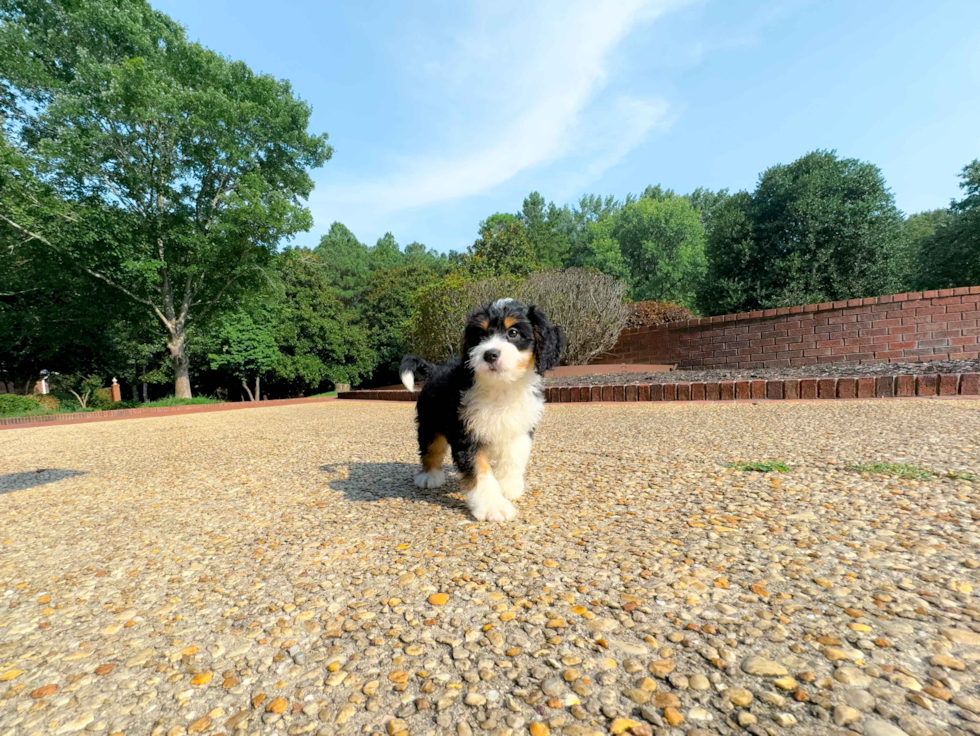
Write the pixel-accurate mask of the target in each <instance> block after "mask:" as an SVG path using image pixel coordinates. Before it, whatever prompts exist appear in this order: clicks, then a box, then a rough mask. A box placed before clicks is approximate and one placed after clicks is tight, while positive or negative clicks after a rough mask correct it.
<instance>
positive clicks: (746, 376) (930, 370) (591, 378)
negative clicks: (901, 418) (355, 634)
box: [545, 360, 980, 386]
mask: <svg viewBox="0 0 980 736" xmlns="http://www.w3.org/2000/svg"><path fill="white" fill-rule="evenodd" d="M936 373H943V374H946V373H980V360H937V361H930V362H923V363H872V364H869V365H861V364H858V363H824V364H820V365H805V366H793V367H788V368H736V369H726V370H674V371H668V372H662V373H607V374H592V375H584V376H566V377H561V376H555V377H551V378H548V379H546V380H545V385H547V386H610V385H623V384H627V385H628V384H631V383H684V382H689V383H695V382H704V383H711V382H715V381H734V380H743V381H744V380H751V379H763V380H785V379H793V378H842V377H858V378H859V377H862V376H886V375H887V376H911V375H932V374H936Z"/></svg>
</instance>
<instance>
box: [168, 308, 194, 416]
mask: <svg viewBox="0 0 980 736" xmlns="http://www.w3.org/2000/svg"><path fill="white" fill-rule="evenodd" d="M167 348H168V349H169V350H170V359H171V360H172V361H173V364H174V396H175V397H176V398H178V399H190V398H192V397H193V394H191V377H190V364H189V363H188V361H187V349H186V348H187V332H186V330H185V329H184V326H183V325H182V324H180V325H175V326H174V330H173V331H172V332H171V333H170V340H168V341H167Z"/></svg>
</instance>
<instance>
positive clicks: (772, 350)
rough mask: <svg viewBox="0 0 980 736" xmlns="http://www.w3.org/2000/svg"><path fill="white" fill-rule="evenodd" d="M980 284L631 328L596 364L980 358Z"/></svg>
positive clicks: (759, 364) (776, 364)
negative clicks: (979, 343)
mask: <svg viewBox="0 0 980 736" xmlns="http://www.w3.org/2000/svg"><path fill="white" fill-rule="evenodd" d="M978 339H980V286H969V287H961V288H958V289H941V290H939V291H925V292H921V291H918V292H912V293H909V294H894V295H890V296H878V297H871V298H868V299H850V300H848V301H840V302H826V303H823V304H807V305H806V306H802V307H782V308H780V309H766V310H764V311H758V312H743V313H741V314H726V315H721V316H718V317H706V318H703V319H692V320H688V321H686V322H673V323H670V324H667V325H659V326H657V327H639V328H635V329H629V330H624V331H623V334H622V335H621V336H620V338H619V342H618V343H617V344H616V347H615V348H614V349H613V350H612V351H611V352H609V353H607V354H606V355H604V356H601V358H599V359H597V360H596V361H595V362H596V363H674V364H676V365H677V366H678V367H681V368H775V367H780V366H790V365H810V364H813V363H844V362H861V363H883V362H892V363H898V362H903V363H907V362H918V361H926V360H947V359H961V360H965V359H968V358H977V357H978V355H980V345H978Z"/></svg>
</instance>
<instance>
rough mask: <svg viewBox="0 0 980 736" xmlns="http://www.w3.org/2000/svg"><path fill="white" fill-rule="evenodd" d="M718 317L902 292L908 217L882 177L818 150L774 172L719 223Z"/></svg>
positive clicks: (703, 298)
mask: <svg viewBox="0 0 980 736" xmlns="http://www.w3.org/2000/svg"><path fill="white" fill-rule="evenodd" d="M713 219H714V223H713V225H712V228H711V234H710V237H709V239H708V247H707V254H708V278H707V279H706V280H705V282H704V284H705V286H704V288H703V289H702V290H701V294H700V300H699V301H700V303H701V306H702V309H703V310H704V311H705V312H706V313H709V314H719V313H724V312H731V311H743V310H751V309H759V308H769V307H782V306H791V305H796V304H808V303H813V302H824V301H834V300H838V299H850V298H855V297H863V296H868V295H871V294H887V293H889V292H892V291H894V290H897V289H899V288H901V271H902V262H903V259H904V253H903V248H904V239H903V237H902V233H901V227H902V217H901V213H900V212H899V211H898V209H897V208H896V207H895V203H894V198H893V196H892V194H891V192H890V191H889V189H888V187H887V186H886V185H885V180H884V178H883V177H882V175H881V171H880V170H879V169H878V168H877V167H876V166H874V165H872V164H869V163H865V162H862V161H858V160H857V159H846V158H839V157H838V156H837V155H836V153H835V152H833V151H815V152H813V153H809V154H807V155H805V156H803V157H802V158H800V159H798V160H797V161H794V162H793V163H792V164H789V165H779V166H774V167H772V168H770V169H768V170H767V171H765V172H764V173H763V174H762V176H761V177H760V179H759V184H758V186H757V187H756V190H755V192H753V193H752V194H751V195H748V194H745V193H740V194H736V195H734V196H732V197H731V198H729V199H727V200H725V201H724V202H723V203H722V204H721V205H719V206H718V207H717V208H716V210H715V213H714V215H713Z"/></svg>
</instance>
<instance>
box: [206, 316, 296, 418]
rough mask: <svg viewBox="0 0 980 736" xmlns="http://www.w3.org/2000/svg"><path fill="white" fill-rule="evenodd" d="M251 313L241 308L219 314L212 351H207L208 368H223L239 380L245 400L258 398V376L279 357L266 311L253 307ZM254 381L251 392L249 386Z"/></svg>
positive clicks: (262, 374)
mask: <svg viewBox="0 0 980 736" xmlns="http://www.w3.org/2000/svg"><path fill="white" fill-rule="evenodd" d="M254 311H255V316H253V315H252V314H249V312H247V311H244V310H241V311H237V312H232V313H229V314H225V315H222V317H221V318H220V319H219V320H218V323H217V325H216V329H215V331H214V332H215V342H216V343H217V344H216V345H215V346H214V352H211V353H208V364H209V365H210V366H211V369H212V370H225V371H227V372H228V373H230V374H231V375H233V376H234V377H235V378H236V379H238V380H239V381H241V384H242V388H244V389H245V392H246V393H247V394H248V398H249V401H261V400H262V385H261V378H262V376H265V375H267V374H268V373H270V372H271V371H272V370H273V369H274V368H275V367H276V365H277V363H278V362H279V360H280V354H279V347H278V345H276V339H275V337H274V335H273V319H272V315H270V314H269V312H268V310H264V309H256V310H254ZM250 380H254V382H255V391H254V392H253V391H252V389H251V388H250V387H249V381H250Z"/></svg>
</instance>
